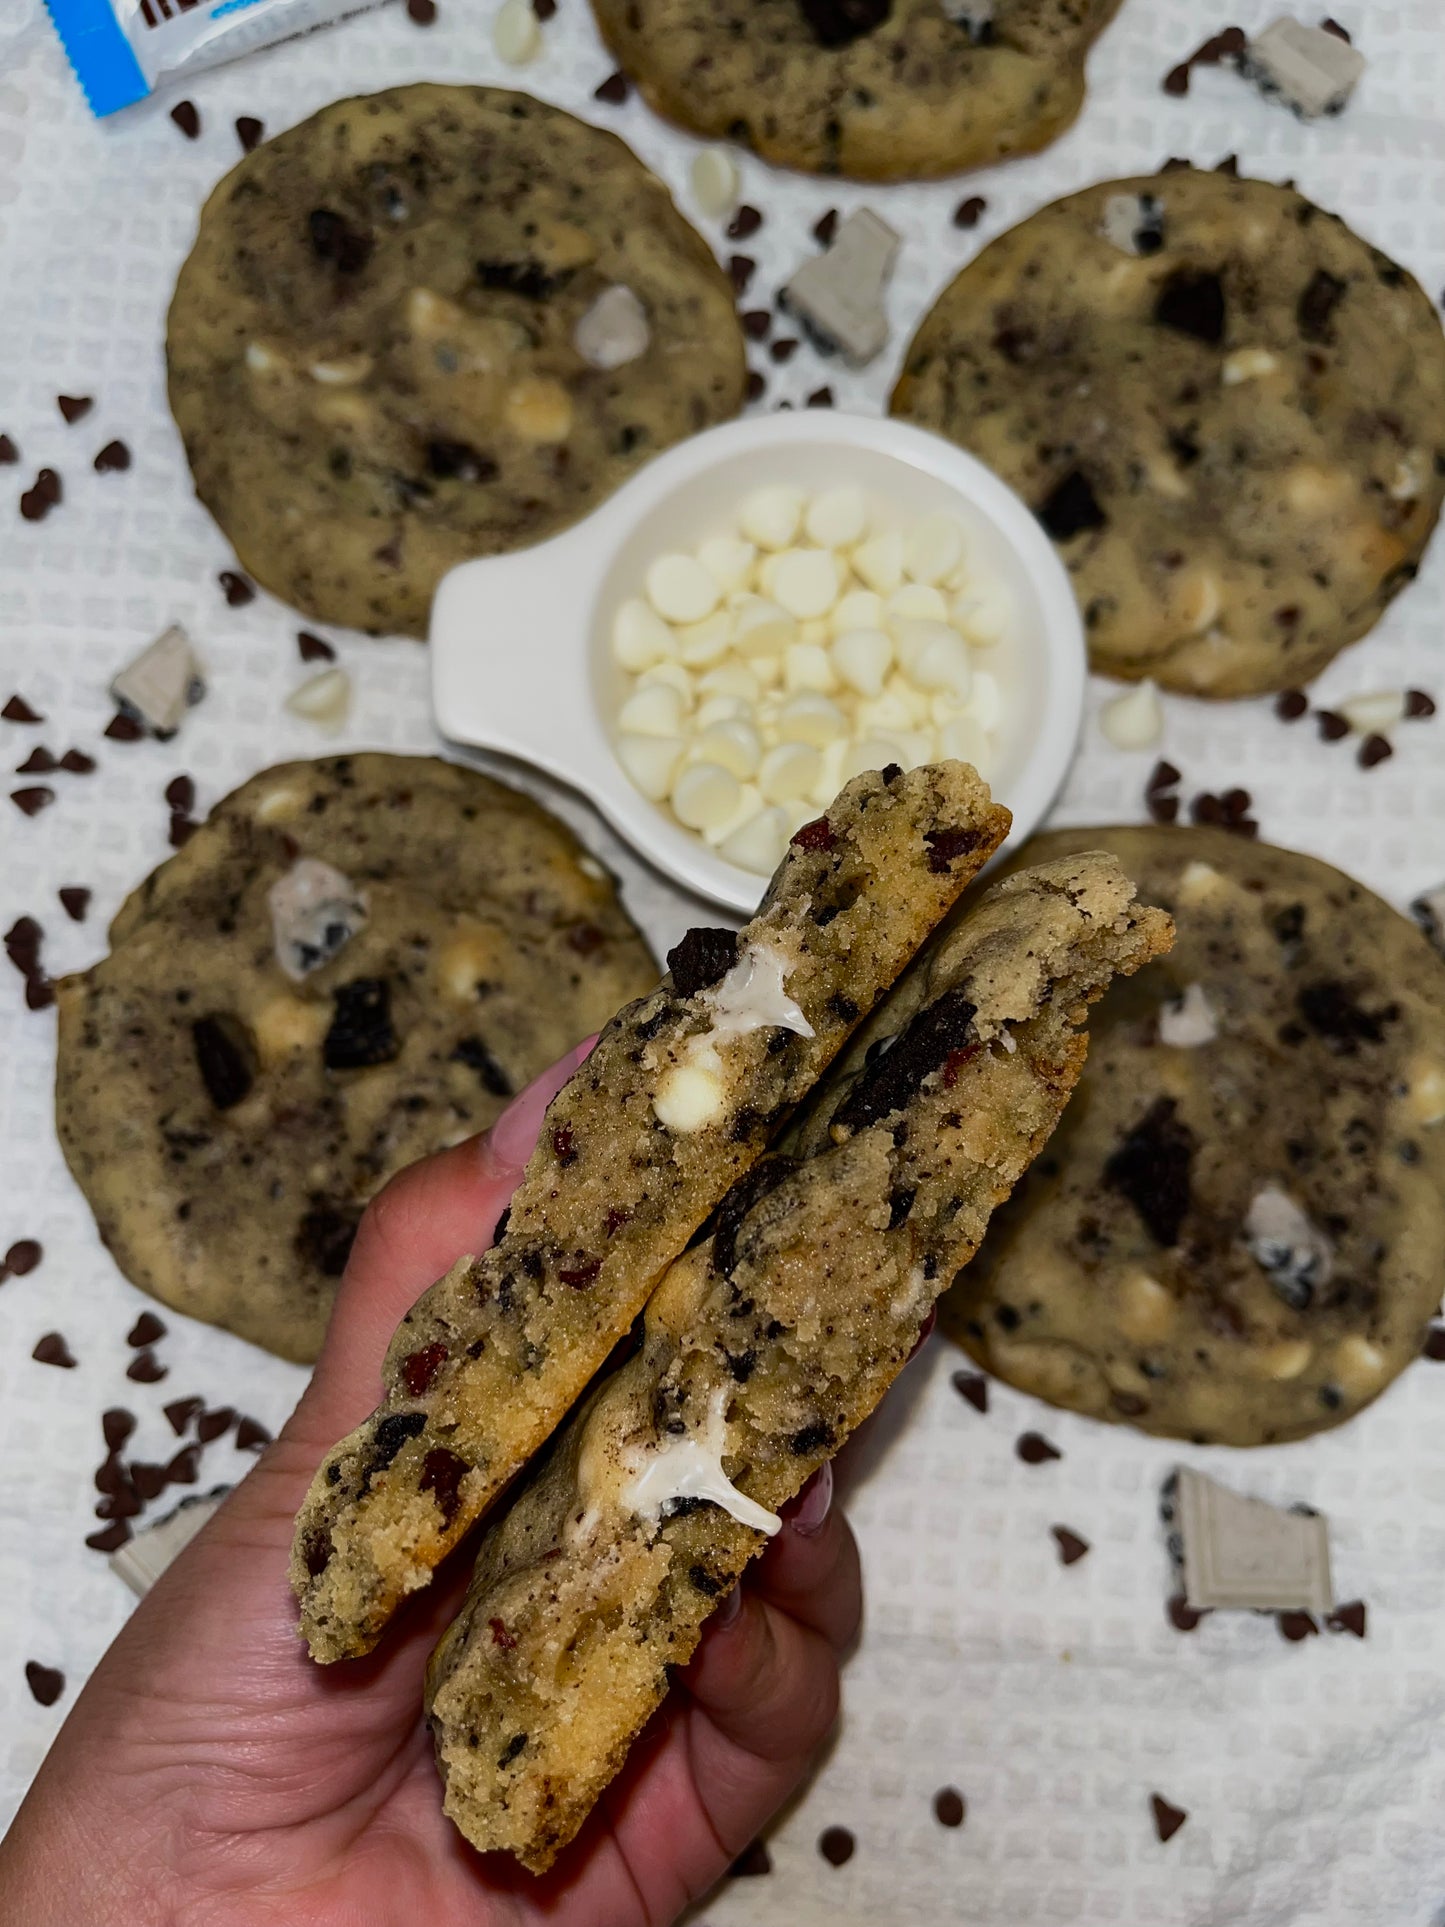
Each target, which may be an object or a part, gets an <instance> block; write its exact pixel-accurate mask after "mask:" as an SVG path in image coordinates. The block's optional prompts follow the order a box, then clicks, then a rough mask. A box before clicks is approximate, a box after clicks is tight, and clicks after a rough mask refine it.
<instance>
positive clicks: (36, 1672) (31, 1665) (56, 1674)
mask: <svg viewBox="0 0 1445 1927" xmlns="http://www.w3.org/2000/svg"><path fill="white" fill-rule="evenodd" d="M25 1683H26V1685H27V1686H28V1687H29V1688H30V1695H31V1698H32V1699H34V1700H37V1701H38V1702H39V1704H40V1705H41V1706H54V1704H55V1702H56V1701H57V1700H58V1699H59V1698H60V1695H61V1694H62V1693H63V1692H64V1691H65V1675H64V1673H62V1672H61V1671H60V1669H59V1667H58V1666H42V1665H41V1663H40V1661H39V1660H38V1659H27V1660H26V1662H25Z"/></svg>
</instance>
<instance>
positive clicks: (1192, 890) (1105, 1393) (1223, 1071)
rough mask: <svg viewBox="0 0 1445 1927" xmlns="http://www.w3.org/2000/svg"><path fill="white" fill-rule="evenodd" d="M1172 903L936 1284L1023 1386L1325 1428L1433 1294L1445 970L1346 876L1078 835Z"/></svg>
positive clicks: (1073, 837) (1443, 1123)
mask: <svg viewBox="0 0 1445 1927" xmlns="http://www.w3.org/2000/svg"><path fill="white" fill-rule="evenodd" d="M1095 847H1103V848H1106V849H1109V850H1112V851H1113V852H1114V853H1115V855H1117V857H1118V858H1119V861H1120V862H1121V863H1122V864H1124V866H1125V867H1126V869H1127V870H1128V871H1129V873H1130V875H1131V876H1134V877H1136V878H1137V879H1138V882H1139V887H1140V889H1141V890H1142V891H1143V892H1144V893H1145V894H1146V895H1147V896H1148V897H1150V898H1151V900H1153V901H1154V902H1157V903H1162V904H1164V905H1165V907H1166V908H1168V909H1170V910H1172V912H1173V914H1174V918H1175V922H1176V924H1177V926H1178V937H1177V941H1176V943H1175V946H1174V950H1173V952H1172V954H1171V955H1170V956H1169V958H1168V959H1167V960H1166V961H1164V962H1162V963H1160V964H1159V965H1158V966H1157V967H1156V968H1155V969H1153V970H1150V971H1148V972H1147V973H1145V975H1144V976H1142V977H1141V978H1139V979H1138V981H1137V982H1135V983H1132V984H1128V985H1119V986H1116V987H1115V989H1114V990H1112V991H1111V992H1110V993H1109V995H1108V997H1107V998H1106V999H1105V1001H1104V1003H1103V1004H1102V1005H1101V1006H1100V1008H1099V1010H1098V1012H1097V1013H1096V1015H1095V1017H1094V1023H1093V1045H1092V1048H1091V1050H1090V1054H1089V1064H1088V1068H1087V1070H1086V1071H1085V1073H1084V1077H1083V1081H1082V1083H1081V1085H1080V1088H1079V1095H1078V1100H1077V1102H1076V1103H1075V1104H1074V1105H1073V1106H1071V1107H1070V1110H1069V1112H1068V1115H1067V1116H1066V1117H1065V1119H1064V1122H1063V1124H1062V1125H1061V1126H1060V1129H1059V1131H1058V1133H1057V1134H1056V1136H1055V1138H1054V1140H1053V1142H1052V1143H1051V1144H1050V1146H1049V1148H1048V1151H1047V1153H1046V1155H1045V1156H1044V1157H1042V1158H1041V1159H1040V1160H1039V1161H1038V1163H1037V1164H1036V1165H1035V1166H1034V1168H1033V1170H1032V1171H1031V1172H1030V1173H1029V1176H1028V1179H1027V1181H1026V1183H1025V1184H1024V1185H1022V1186H1021V1187H1020V1189H1019V1190H1018V1192H1017V1193H1016V1194H1015V1196H1014V1197H1013V1198H1012V1199H1011V1200H1010V1201H1009V1203H1008V1205H1007V1206H1006V1207H1005V1208H1004V1209H1003V1210H1002V1211H1000V1212H999V1214H998V1217H997V1218H996V1220H995V1222H994V1226H993V1229H992V1230H991V1231H990V1233H989V1237H988V1242H987V1244H986V1245H985V1246H984V1248H983V1250H982V1251H981V1252H980V1254H979V1257H978V1260H977V1262H976V1263H975V1264H974V1265H972V1266H971V1267H970V1269H969V1270H968V1272H967V1273H966V1274H965V1275H964V1277H963V1278H962V1279H961V1280H960V1282H959V1284H958V1286H957V1288H956V1289H955V1290H954V1291H952V1292H951V1293H950V1294H949V1296H948V1297H947V1298H946V1299H945V1300H944V1303H943V1306H942V1308H941V1315H942V1318H943V1321H944V1325H945V1328H946V1329H947V1330H948V1331H949V1332H950V1333H951V1334H952V1335H953V1336H954V1337H955V1338H957V1339H958V1340H959V1341H960V1342H961V1343H962V1344H963V1345H964V1346H965V1347H966V1348H967V1349H968V1350H969V1351H970V1352H971V1353H972V1354H973V1356H974V1357H975V1358H976V1359H978V1361H979V1362H980V1363H981V1364H983V1365H985V1366H987V1368H988V1369H989V1370H990V1371H991V1372H995V1373H997V1374H998V1376H999V1377H1000V1378H1004V1379H1007V1380H1008V1382H1009V1383H1010V1384H1011V1385H1016V1386H1018V1387H1019V1388H1020V1389H1021V1390H1022V1391H1026V1392H1033V1393H1035V1394H1037V1396H1039V1397H1040V1398H1045V1399H1048V1400H1049V1401H1050V1402H1051V1403H1053V1404H1056V1405H1063V1406H1067V1407H1069V1408H1071V1409H1072V1410H1074V1411H1079V1412H1085V1413H1088V1414H1089V1415H1090V1416H1092V1417H1095V1418H1104V1419H1111V1420H1115V1421H1123V1422H1125V1423H1127V1424H1130V1425H1135V1426H1137V1427H1139V1429H1140V1430H1142V1431H1146V1432H1157V1433H1162V1434H1165V1435H1166V1436H1169V1437H1173V1438H1186V1439H1192V1440H1195V1441H1197V1442H1198V1443H1201V1444H1221V1445H1268V1444H1273V1443H1276V1442H1278V1441H1280V1440H1284V1439H1297V1438H1304V1437H1307V1436H1308V1435H1309V1434H1310V1433H1312V1432H1318V1431H1321V1430H1322V1429H1324V1428H1325V1427H1326V1426H1331V1425H1338V1424H1340V1423H1341V1422H1342V1421H1343V1420H1345V1419H1347V1418H1350V1417H1352V1416H1353V1415H1354V1414H1355V1413H1356V1412H1358V1411H1359V1410H1360V1409H1361V1408H1362V1407H1363V1406H1365V1405H1368V1404H1369V1402H1370V1401H1371V1399H1373V1398H1375V1397H1377V1396H1378V1395H1379V1393H1380V1392H1382V1391H1383V1390H1384V1389H1385V1387H1386V1386H1387V1385H1388V1384H1389V1383H1390V1381H1391V1380H1392V1379H1393V1378H1394V1377H1395V1376H1396V1375H1397V1374H1398V1373H1399V1372H1401V1371H1402V1370H1403V1369H1404V1368H1405V1366H1406V1365H1408V1364H1409V1362H1410V1360H1411V1359H1412V1358H1414V1357H1415V1355H1416V1354H1417V1353H1418V1351H1419V1350H1420V1347H1421V1344H1422V1342H1423V1339H1424V1336H1425V1331H1426V1326H1427V1322H1428V1320H1429V1319H1430V1317H1431V1315H1432V1314H1433V1313H1434V1311H1435V1309H1436V1307H1437V1306H1438V1305H1439V1303H1440V1298H1441V1292H1442V1288H1445V963H1442V961H1441V959H1440V958H1439V957H1438V956H1437V955H1436V954H1435V953H1434V952H1433V951H1432V950H1431V949H1430V947H1429V945H1428V944H1427V943H1426V941H1425V939H1424V938H1423V937H1422V936H1421V934H1420V933H1419V931H1418V930H1416V929H1415V928H1414V927H1413V926H1412V925H1411V924H1410V923H1409V922H1408V921H1407V919H1406V918H1404V917H1402V916H1400V915H1398V914H1397V912H1395V911H1394V910H1392V909H1391V908H1390V907H1389V905H1388V904H1385V903H1382V902H1381V901H1380V899H1379V898H1378V897H1376V896H1373V895H1372V894H1371V893H1370V892H1369V891H1368V890H1366V889H1365V888H1364V887H1363V885H1361V884H1358V883H1355V882H1352V881H1351V880H1350V878H1348V877H1345V876H1342V875H1341V874H1340V872H1339V871H1338V870H1332V869H1330V868H1329V867H1328V866H1327V865H1326V864H1323V863H1318V862H1316V861H1315V860H1314V859H1313V858H1312V857H1307V856H1299V855H1297V854H1295V853H1294V852H1293V851H1290V850H1277V849H1270V848H1269V847H1267V846H1266V845H1263V844H1256V843H1246V842H1244V841H1243V840H1242V839H1240V838H1238V837H1233V836H1229V835H1227V834H1226V833H1225V832H1224V831H1222V830H1204V829H1198V830H1195V829H1190V830H1183V829H1180V830H1168V829H1103V830H1068V831H1059V832H1055V833H1052V834H1050V835H1047V836H1042V837H1037V838H1035V839H1033V841H1032V842H1031V843H1030V844H1029V845H1028V846H1027V848H1026V851H1025V853H1024V857H1023V860H1025V861H1037V860H1043V861H1053V860H1056V859H1058V858H1059V857H1061V856H1064V855H1067V854H1068V853H1069V852H1072V851H1075V850H1079V849H1088V848H1095Z"/></svg>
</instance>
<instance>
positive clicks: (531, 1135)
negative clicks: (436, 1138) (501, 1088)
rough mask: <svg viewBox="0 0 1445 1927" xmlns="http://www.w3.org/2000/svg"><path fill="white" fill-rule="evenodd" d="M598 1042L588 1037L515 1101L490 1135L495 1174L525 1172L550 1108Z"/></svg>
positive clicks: (488, 1152) (489, 1150)
mask: <svg viewBox="0 0 1445 1927" xmlns="http://www.w3.org/2000/svg"><path fill="white" fill-rule="evenodd" d="M596 1041H597V1039H596V1038H595V1037H589V1038H588V1039H587V1041H586V1042H585V1043H582V1044H579V1045H578V1046H577V1048H576V1050H573V1051H568V1053H567V1055H566V1056H565V1057H562V1058H559V1059H558V1061H557V1062H556V1063H555V1064H553V1065H552V1066H551V1067H550V1069H548V1070H545V1071H543V1073H542V1075H541V1076H540V1077H535V1078H533V1080H532V1082H531V1083H530V1084H529V1085H528V1086H527V1088H526V1089H525V1090H524V1091H521V1092H519V1093H518V1095H517V1096H516V1097H514V1098H513V1099H512V1101H511V1103H510V1104H509V1105H508V1106H507V1108H506V1110H505V1111H503V1112H502V1115H501V1116H500V1117H499V1118H498V1119H497V1121H496V1123H495V1124H494V1125H493V1126H492V1128H491V1130H490V1131H489V1132H488V1133H487V1142H486V1160H487V1163H488V1164H489V1165H490V1166H491V1167H492V1169H493V1170H494V1171H520V1170H521V1169H522V1167H523V1165H524V1164H525V1163H526V1162H527V1159H528V1158H529V1157H530V1156H531V1155H532V1146H533V1145H534V1144H535V1143H536V1142H537V1133H538V1131H540V1130H541V1128H542V1119H543V1117H544V1116H545V1115H546V1110H547V1106H548V1105H549V1104H550V1103H551V1102H552V1099H553V1098H554V1097H555V1096H556V1095H557V1093H558V1091H560V1090H561V1088H562V1086H563V1085H564V1084H565V1083H566V1082H567V1080H568V1079H569V1078H570V1077H571V1075H572V1073H573V1072H574V1071H575V1070H576V1069H577V1067H578V1065H579V1064H582V1063H584V1062H585V1061H586V1057H587V1053H588V1052H589V1051H590V1050H591V1048H592V1046H593V1045H594V1044H595V1043H596Z"/></svg>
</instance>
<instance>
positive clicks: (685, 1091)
mask: <svg viewBox="0 0 1445 1927" xmlns="http://www.w3.org/2000/svg"><path fill="white" fill-rule="evenodd" d="M726 1097H727V1093H726V1092H725V1091H724V1089H723V1085H722V1081H721V1079H720V1078H719V1077H718V1076H717V1075H716V1073H715V1072H714V1071H712V1070H711V1069H710V1068H709V1067H708V1066H707V1065H706V1064H698V1063H686V1064H674V1065H673V1067H672V1068H671V1069H670V1070H669V1071H668V1072H667V1073H666V1075H665V1076H664V1077H663V1078H662V1081H661V1082H660V1083H659V1085H658V1087H657V1090H656V1093H655V1094H654V1096H653V1099H652V1108H653V1111H654V1113H655V1115H656V1116H657V1119H658V1121H659V1123H662V1124H665V1125H666V1126H667V1128H668V1130H669V1131H677V1132H678V1133H680V1134H681V1135H683V1136H690V1135H691V1133H692V1132H694V1131H701V1130H703V1129H704V1128H705V1127H706V1126H707V1125H709V1124H713V1123H715V1122H716V1121H717V1119H718V1118H720V1117H721V1116H722V1114H723V1110H724V1108H725V1105H726Z"/></svg>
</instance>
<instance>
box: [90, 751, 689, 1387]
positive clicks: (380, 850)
mask: <svg viewBox="0 0 1445 1927" xmlns="http://www.w3.org/2000/svg"><path fill="white" fill-rule="evenodd" d="M110 943H111V947H110V954H109V955H108V956H106V957H103V958H102V959H101V960H100V961H99V962H98V963H96V964H94V965H92V967H91V968H90V969H89V970H86V971H83V972H81V973H79V974H78V975H75V976H71V977H66V978H63V979H62V980H61V982H60V983H59V984H58V985H57V987H56V991H57V1001H58V1003H59V1007H60V1044H59V1061H58V1066H57V1071H56V1092H55V1108H56V1125H57V1128H58V1130H59V1133H60V1142H61V1146H62V1148H63V1149H64V1152H65V1156H66V1160H67V1162H68V1163H69V1165H70V1168H71V1171H72V1172H73V1174H74V1176H75V1179H76V1182H77V1183H78V1184H79V1185H80V1188H81V1190H82V1191H83V1192H84V1193H85V1195H86V1198H87V1199H88V1201H89V1203H90V1205H91V1208H92V1210H93V1211H94V1213H95V1218H96V1224H97V1226H98V1227H99V1230H100V1234H101V1237H102V1238H103V1239H104V1241H105V1243H106V1245H107V1246H108V1247H109V1249H110V1251H111V1253H112V1254H113V1256H114V1257H115V1260H116V1262H117V1263H118V1264H119V1266H120V1268H121V1270H122V1271H124V1272H125V1274H126V1276H127V1277H128V1278H130V1279H131V1281H132V1282H133V1283H134V1284H137V1285H139V1286H140V1287H141V1288H142V1290H144V1291H148V1292H150V1293H151V1294H152V1295H153V1296H155V1297H157V1298H159V1299H161V1300H162V1301H163V1302H164V1303H165V1304H168V1305H171V1306H174V1307H175V1309H176V1310H178V1311H184V1312H189V1313H190V1314H191V1316H192V1317H196V1318H203V1319H205V1320H207V1321H208V1322H209V1323H212V1324H217V1325H224V1326H226V1327H227V1328H228V1329H229V1330H231V1331H234V1332H237V1333H239V1334H240V1335H241V1336H242V1337H243V1338H249V1339H251V1340H252V1341H253V1342H254V1343H255V1344H258V1345H262V1346H264V1347H265V1348H266V1349H267V1350H268V1351H273V1352H278V1353H280V1354H281V1356H282V1357H285V1358H296V1359H303V1360H305V1359H311V1358H313V1357H314V1356H315V1355H316V1351H317V1348H318V1347H319V1345H320V1343H321V1337H322V1333H323V1332H324V1331H325V1328H326V1319H327V1316H328V1314H329V1312H330V1309H331V1300H332V1297H333V1296H334V1294H335V1290H336V1282H337V1279H338V1278H339V1276H340V1274H341V1270H342V1267H343V1265H344V1264H345V1262H346V1255H347V1252H348V1251H349V1250H350V1247H351V1239H352V1236H353V1234H354V1233H355V1230H356V1226H357V1223H358V1221H359V1219H360V1217H361V1213H362V1209H363V1207H364V1206H365V1204H366V1202H367V1200H368V1198H370V1197H371V1196H372V1195H373V1193H374V1192H376V1191H377V1190H379V1189H380V1187H381V1186H382V1184H383V1183H384V1182H385V1181H386V1179H387V1178H389V1177H390V1176H391V1175H392V1173H393V1172H394V1171H398V1170H400V1168H401V1167H402V1166H403V1165H405V1164H409V1163H411V1162H412V1160H413V1159H415V1158H418V1157H421V1156H423V1155H424V1154H425V1153H427V1152H429V1151H436V1150H440V1149H441V1148H442V1147H443V1146H444V1145H447V1144H451V1143H454V1142H456V1141H457V1140H458V1139H460V1138H463V1137H466V1136H468V1135H470V1134H471V1133H473V1132H476V1131H480V1130H482V1129H484V1128H485V1127H486V1126H487V1125H488V1124H490V1123H491V1121H492V1119H493V1118H494V1117H495V1116H496V1115H497V1114H498V1112H499V1111H501V1110H502V1108H503V1107H504V1106H505V1104H506V1103H507V1100H508V1098H509V1097H510V1096H511V1095H512V1093H513V1092H515V1091H518V1090H520V1089H521V1088H522V1086H523V1085H524V1084H525V1083H527V1082H528V1080H529V1079H530V1078H532V1077H534V1076H535V1075H536V1074H537V1072H538V1071H540V1070H542V1069H544V1068H545V1067H546V1066H547V1065H548V1064H550V1063H552V1062H553V1061H554V1060H555V1059H556V1058H557V1057H559V1056H561V1054H562V1053H563V1052H564V1051H566V1050H568V1049H569V1048H570V1047H571V1046H573V1045H574V1044H577V1043H578V1042H580V1040H581V1039H582V1038H584V1037H586V1036H587V1035H588V1033H589V1032H591V1031H593V1030H596V1029H597V1027H598V1026H599V1025H600V1024H602V1023H604V1022H605V1021H606V1019H607V1018H608V1017H609V1016H610V1015H611V1013H612V1012H613V1011H614V1010H615V1009H616V1007H617V1005H618V1003H619V1002H620V1001H623V1000H625V999H626V998H628V997H634V996H636V995H638V994H639V993H640V992H641V991H643V990H644V989H646V988H647V987H648V985H650V984H651V983H652V982H654V981H655V975H656V969H655V966H654V964H653V962H652V959H651V957H650V955H649V953H648V949H647V945H646V944H645V943H644V942H643V940H642V938H641V937H640V936H639V935H638V933H637V931H636V930H635V929H634V928H633V926H632V924H631V923H630V922H629V920H628V918H627V915H626V913H625V912H624V911H623V909H622V907H621V905H620V904H619V902H618V900H617V894H616V890H615V887H614V885H613V882H612V879H611V878H610V877H609V876H608V875H607V874H606V872H605V871H604V870H603V869H602V866H601V865H600V864H598V863H597V862H595V861H594V859H593V858H592V857H591V856H589V855H588V854H587V852H586V851H585V850H584V849H583V848H582V847H581V845H580V844H579V843H578V842H577V840H576V838H575V837H574V836H573V835H572V833H571V831H570V830H568V829H567V828H566V827H565V826H564V825H563V824H561V823H559V822H558V821H557V820H556V818H554V817H551V816H549V815H548V814H547V812H546V811H545V810H543V809H541V808H540V807H539V806H538V805H537V804H536V803H534V802H533V801H532V800H531V798H530V797H526V796H523V795H521V794H520V793H519V792H517V791H515V790H511V789H508V788H506V787H505V786H504V785H502V784H500V783H496V782H493V781H492V780H491V779H490V778H489V777H486V776H482V775H479V774H478V773H477V772H476V771H473V770H469V769H462V768H459V767H457V766H456V765H454V764H451V763H444V762H441V761H439V760H437V759H435V758H432V757H424V756H382V755H371V754H367V755H355V756H333V757H326V758H324V759H322V760H321V761H319V762H313V763H285V764H282V765H280V766H279V767H278V768H275V769H269V770H264V771H263V772H262V773H261V774H260V775H259V776H253V777H252V778H251V779H250V781H249V782H247V783H243V784H242V785H241V787H240V788H239V789H238V790H235V791H233V792H232V793H231V795H230V796H228V797H225V798H224V799H223V800H222V801H221V802H219V803H218V804H217V805H216V807H215V809H214V810H213V811H212V812H211V814H210V817H209V818H208V820H207V821H206V822H205V823H204V824H203V825H202V826H201V827H200V828H199V829H198V830H197V831H196V832H195V834H194V835H193V836H192V837H191V838H190V840H189V841H188V842H187V843H186V844H185V846H184V847H183V848H182V849H181V850H180V851H178V852H177V854H176V855H175V856H173V857H171V858H170V859H169V860H168V861H167V862H166V863H163V864H162V865H161V867H160V868H159V869H158V870H156V871H154V872H153V873H152V875H151V876H149V877H148V878H147V879H146V881H145V882H144V883H143V884H141V885H140V887H139V888H138V889H137V890H135V891H133V892H132V894H131V895H130V896H129V897H128V898H127V899H126V901H125V903H124V904H123V905H122V906H121V908H120V910H119V911H118V913H117V915H116V918H115V921H114V922H113V923H112V925H111V930H110Z"/></svg>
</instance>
